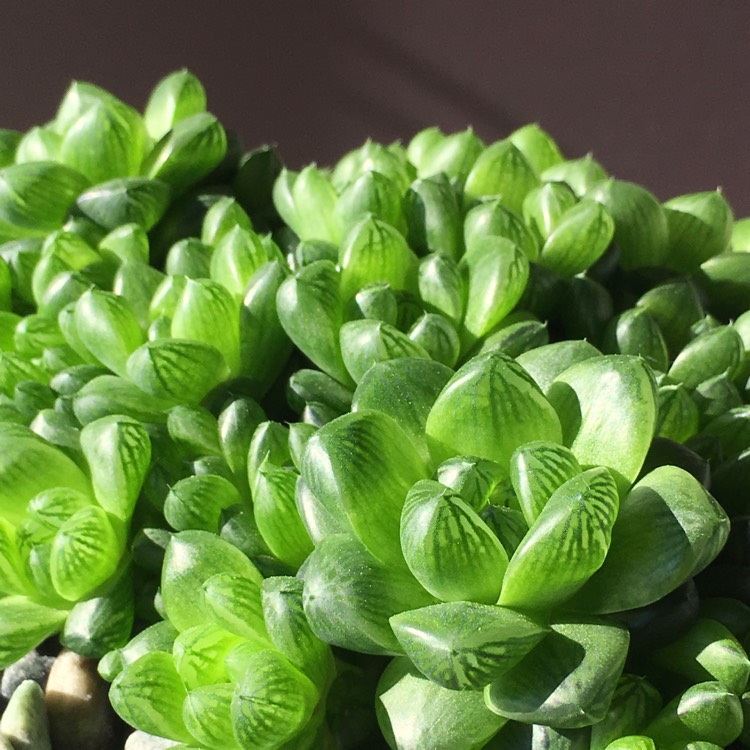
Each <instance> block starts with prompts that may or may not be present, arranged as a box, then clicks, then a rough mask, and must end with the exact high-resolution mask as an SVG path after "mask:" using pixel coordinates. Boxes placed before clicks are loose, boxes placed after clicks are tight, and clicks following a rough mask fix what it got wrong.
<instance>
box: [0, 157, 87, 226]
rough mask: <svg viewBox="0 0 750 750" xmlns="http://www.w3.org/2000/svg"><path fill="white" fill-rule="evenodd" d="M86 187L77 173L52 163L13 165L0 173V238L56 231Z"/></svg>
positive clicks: (84, 179)
mask: <svg viewBox="0 0 750 750" xmlns="http://www.w3.org/2000/svg"><path fill="white" fill-rule="evenodd" d="M88 185H89V182H88V180H87V179H86V177H84V176H83V175H82V174H81V173H80V172H76V171H75V170H74V169H70V168H69V167H66V166H64V165H63V164H58V163H56V162H48V161H42V162H32V163H29V164H13V165H10V166H7V167H4V168H3V169H1V170H0V236H2V234H5V233H6V232H8V233H10V236H9V237H8V239H15V238H16V237H26V236H41V235H45V234H47V233H48V232H51V231H54V230H55V229H59V228H60V226H62V224H63V222H64V221H65V216H66V215H67V213H68V209H69V208H70V207H71V206H72V205H73V204H74V203H75V200H76V198H77V197H78V196H79V194H80V193H81V192H83V191H84V190H85V189H86V188H87V187H88Z"/></svg>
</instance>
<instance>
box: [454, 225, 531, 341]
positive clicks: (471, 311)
mask: <svg viewBox="0 0 750 750" xmlns="http://www.w3.org/2000/svg"><path fill="white" fill-rule="evenodd" d="M459 270H460V271H461V273H462V274H463V275H464V277H465V284H466V289H467V300H468V301H467V305H466V313H465V314H464V319H463V325H462V328H461V338H462V344H463V349H464V351H466V350H467V349H469V348H470V347H471V346H472V345H473V344H474V343H475V342H476V341H477V340H478V339H480V338H481V337H482V336H484V335H485V334H487V333H489V331H491V330H492V329H493V328H494V327H495V326H496V325H497V324H498V323H499V322H500V321H501V320H502V319H503V318H504V317H505V316H506V315H507V314H508V313H509V312H510V311H511V310H512V309H513V308H514V307H515V306H516V304H517V303H518V300H520V299H521V296H522V295H523V292H524V289H525V288H526V282H527V281H528V278H529V261H528V259H527V258H526V256H525V255H524V254H523V252H521V250H520V249H519V248H518V246H517V245H515V244H514V243H513V242H511V241H510V240H506V239H505V238H502V237H487V238H484V239H480V240H476V241H475V242H474V243H473V244H472V246H471V247H470V248H469V249H468V250H467V252H466V254H465V255H464V257H463V258H462V259H461V262H460V264H459Z"/></svg>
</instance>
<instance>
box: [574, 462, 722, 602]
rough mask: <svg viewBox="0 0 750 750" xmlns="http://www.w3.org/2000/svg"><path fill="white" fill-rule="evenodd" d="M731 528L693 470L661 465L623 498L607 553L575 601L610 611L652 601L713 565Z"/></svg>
mask: <svg viewBox="0 0 750 750" xmlns="http://www.w3.org/2000/svg"><path fill="white" fill-rule="evenodd" d="M728 532H729V521H728V518H727V516H726V514H725V513H724V511H723V510H722V509H721V507H720V506H719V504H718V503H717V502H716V501H715V500H714V499H713V498H712V497H711V495H709V494H708V493H707V492H706V490H705V489H704V488H703V487H702V486H701V485H700V484H699V482H698V481H697V480H696V479H695V478H694V477H693V476H692V475H690V474H688V473H687V472H686V471H684V470H683V469H679V468H677V467H676V466H662V467H659V468H658V469H655V470H654V471H652V472H651V473H650V474H647V475H646V476H645V477H644V478H643V479H641V480H640V481H639V482H638V483H637V484H636V485H635V486H634V487H633V489H632V490H631V491H630V492H629V493H628V494H627V495H625V496H624V497H623V498H622V500H621V502H620V513H619V515H618V518H617V521H616V523H615V525H614V528H613V530H612V543H611V545H610V548H609V554H608V555H607V559H606V560H605V562H604V565H603V566H602V567H601V568H600V569H599V571H598V572H597V573H595V574H594V575H593V576H592V578H591V579H590V580H589V581H588V583H587V584H586V585H585V586H584V587H583V589H582V590H581V591H580V592H579V593H578V595H577V596H576V597H575V599H574V600H573V601H572V605H573V606H575V607H576V608H578V609H583V610H586V611H590V612H600V613H605V612H620V611H624V610H628V609H633V608H635V607H642V606H645V605H647V604H651V603H652V602H655V601H657V600H658V599H660V598H662V597H663V596H665V595H666V594H668V593H669V592H670V591H673V590H674V589H676V588H677V587H678V586H680V585H681V584H682V583H684V582H685V581H686V580H687V579H688V578H690V577H691V576H692V575H694V574H696V573H697V572H698V571H700V570H702V569H703V568H704V567H705V566H706V565H708V563H709V562H710V561H711V560H713V558H714V557H715V556H716V555H717V554H718V552H719V550H720V549H721V548H722V547H723V546H724V542H725V541H726V538H727V534H728Z"/></svg>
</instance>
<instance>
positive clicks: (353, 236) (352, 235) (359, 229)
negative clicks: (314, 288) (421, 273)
mask: <svg viewBox="0 0 750 750" xmlns="http://www.w3.org/2000/svg"><path fill="white" fill-rule="evenodd" d="M339 266H340V267H341V297H342V299H343V300H344V302H345V303H346V302H347V301H349V300H350V299H351V298H352V297H354V295H355V294H356V293H357V292H358V291H359V290H360V289H361V288H362V287H363V286H364V285H365V284H369V283H372V282H375V281H378V282H387V283H388V284H390V285H391V287H392V288H393V289H409V288H410V287H411V286H413V282H414V278H415V274H416V267H417V258H416V256H415V255H414V253H413V252H412V251H411V249H410V248H409V246H408V245H407V244H406V240H405V239H404V238H403V235H401V234H400V233H399V232H398V231H397V230H396V229H394V228H393V227H392V226H390V225H389V224H386V223H384V222H382V221H378V220H377V219H375V218H373V217H372V216H368V217H366V218H364V219H363V220H362V221H360V222H359V223H358V224H356V225H355V226H354V227H353V228H352V230H351V231H350V232H349V234H348V235H347V237H346V238H345V240H344V242H343V243H342V245H341V248H340V250H339Z"/></svg>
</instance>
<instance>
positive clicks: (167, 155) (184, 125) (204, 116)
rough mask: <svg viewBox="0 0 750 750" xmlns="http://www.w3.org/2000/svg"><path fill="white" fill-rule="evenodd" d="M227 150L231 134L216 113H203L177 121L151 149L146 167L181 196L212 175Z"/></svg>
mask: <svg viewBox="0 0 750 750" xmlns="http://www.w3.org/2000/svg"><path fill="white" fill-rule="evenodd" d="M226 150H227V136H226V133H225V132H224V128H223V127H222V126H221V123H220V122H219V121H218V120H217V119H216V118H215V117H214V116H213V115H212V114H209V113H208V112H199V113H198V114H195V115H191V116H190V117H186V118H185V119H184V120H180V121H178V122H176V123H175V124H174V126H173V127H172V129H171V130H170V131H169V132H167V133H165V134H164V136H163V137H162V138H161V140H159V141H158V142H157V143H156V144H155V145H154V147H153V148H152V149H151V153H150V154H149V155H148V156H147V157H146V159H145V161H144V164H143V167H142V169H143V172H144V173H145V174H146V175H148V176H149V177H151V178H157V179H159V180H162V181H163V182H166V183H167V184H168V185H169V186H170V187H171V188H172V192H173V194H174V195H179V194H181V193H183V192H185V190H187V189H188V188H189V187H190V186H191V185H193V184H195V183H196V182H198V180H200V179H202V178H203V177H205V176H206V175H208V174H209V173H210V172H211V170H213V169H214V168H215V167H216V166H217V165H218V164H219V162H220V161H221V160H222V159H223V158H224V154H225V153H226Z"/></svg>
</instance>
